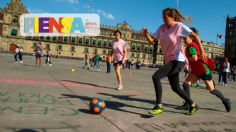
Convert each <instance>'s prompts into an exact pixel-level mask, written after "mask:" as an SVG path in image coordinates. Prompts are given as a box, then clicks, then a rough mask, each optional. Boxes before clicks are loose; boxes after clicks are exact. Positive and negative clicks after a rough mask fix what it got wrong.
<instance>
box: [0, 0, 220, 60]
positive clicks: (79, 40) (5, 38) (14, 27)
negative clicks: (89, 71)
mask: <svg viewBox="0 0 236 132" xmlns="http://www.w3.org/2000/svg"><path fill="white" fill-rule="evenodd" d="M23 13H28V11H27V9H26V7H25V6H24V5H23V3H22V0H11V2H10V3H9V4H7V5H6V6H5V7H4V8H3V9H0V49H1V51H6V52H9V51H12V52H13V51H14V48H15V46H16V45H20V46H23V48H24V50H25V53H29V54H32V53H33V48H32V47H34V45H36V44H37V43H38V42H39V41H40V42H43V44H44V49H45V50H46V49H49V48H50V49H51V50H52V52H53V53H54V55H55V56H58V57H69V58H84V56H85V55H84V54H85V53H89V54H90V56H92V55H94V54H95V53H97V54H99V55H101V56H102V58H103V59H105V55H106V53H107V51H108V50H109V49H110V48H111V44H112V40H113V39H114V36H113V32H114V31H115V30H117V29H119V30H120V31H121V32H122V38H123V39H124V40H125V41H126V42H127V50H128V56H127V57H128V58H129V59H130V60H131V61H133V62H136V61H140V62H141V63H145V64H150V63H152V62H153V54H154V45H153V44H150V43H149V42H147V40H146V38H145V36H144V35H142V34H141V33H140V32H139V31H135V30H134V29H132V27H131V26H130V25H129V24H128V23H127V22H125V21H124V22H122V23H119V24H117V25H116V26H106V25H101V33H100V35H99V36H96V37H86V36H85V37H80V36H78V37H70V36H64V37H62V36H59V37H58V36H53V37H49V36H48V37H23V36H21V35H20V32H19V31H20V29H19V28H20V25H19V18H20V15H22V14H23ZM202 42H203V47H204V48H205V50H206V52H207V54H208V56H209V57H215V56H222V55H223V52H224V49H223V47H221V46H218V45H216V44H214V43H208V42H204V41H202ZM157 47H158V48H157V53H156V54H155V55H156V58H157V60H156V64H163V55H162V54H161V49H160V46H159V45H158V46H157Z"/></svg>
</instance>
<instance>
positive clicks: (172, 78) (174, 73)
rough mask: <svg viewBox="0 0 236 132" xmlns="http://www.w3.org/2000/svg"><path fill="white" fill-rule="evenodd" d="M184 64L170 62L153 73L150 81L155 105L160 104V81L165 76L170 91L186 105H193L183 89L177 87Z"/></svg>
mask: <svg viewBox="0 0 236 132" xmlns="http://www.w3.org/2000/svg"><path fill="white" fill-rule="evenodd" d="M184 64H185V63H184V62H180V61H171V62H169V63H167V64H165V65H164V66H163V67H161V68H160V69H159V70H158V71H157V72H155V73H154V75H153V76H152V80H153V83H154V86H155V91H156V103H157V104H161V99H162V86H161V79H162V78H163V77H166V76H167V77H168V80H169V82H170V86H171V88H172V90H173V91H174V92H175V93H177V94H178V95H179V96H180V97H181V98H183V99H184V100H185V101H186V102H187V103H188V104H190V105H191V104H192V103H193V101H192V100H191V98H190V97H189V96H188V95H187V94H186V93H185V92H184V91H183V89H181V88H180V85H179V72H180V70H181V68H182V67H183V66H184Z"/></svg>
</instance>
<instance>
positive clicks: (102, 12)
mask: <svg viewBox="0 0 236 132" xmlns="http://www.w3.org/2000/svg"><path fill="white" fill-rule="evenodd" d="M97 13H98V14H100V15H102V16H104V17H106V18H107V19H111V20H114V19H115V17H114V16H113V15H112V14H111V13H107V12H105V11H102V10H97Z"/></svg>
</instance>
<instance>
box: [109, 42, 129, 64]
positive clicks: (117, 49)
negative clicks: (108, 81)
mask: <svg viewBox="0 0 236 132" xmlns="http://www.w3.org/2000/svg"><path fill="white" fill-rule="evenodd" d="M125 45H126V42H125V41H124V40H122V39H120V40H119V41H113V42H112V50H113V53H114V63H117V62H119V61H122V60H123V59H124V55H125V54H124V47H125Z"/></svg>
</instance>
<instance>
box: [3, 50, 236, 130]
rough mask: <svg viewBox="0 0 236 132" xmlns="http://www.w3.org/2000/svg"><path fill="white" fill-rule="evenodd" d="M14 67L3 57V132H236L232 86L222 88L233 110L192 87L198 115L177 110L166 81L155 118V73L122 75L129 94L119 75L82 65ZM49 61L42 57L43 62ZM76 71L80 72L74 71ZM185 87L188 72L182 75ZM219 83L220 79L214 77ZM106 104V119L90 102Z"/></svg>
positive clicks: (29, 60)
mask: <svg viewBox="0 0 236 132" xmlns="http://www.w3.org/2000/svg"><path fill="white" fill-rule="evenodd" d="M24 57H25V59H24V63H23V64H20V63H17V64H15V63H13V56H12V55H10V54H0V66H1V69H0V117H1V118H0V132H85V131H89V132H90V131H95V132H120V131H125V132H155V131H163V132H168V131H170V132H175V131H176V132H181V131H184V132H185V131H189V132H206V131H211V132H236V110H235V108H236V96H235V95H236V87H235V84H236V83H235V82H230V83H229V85H228V86H227V87H223V86H221V85H217V89H219V90H220V91H222V92H223V93H224V95H225V96H227V97H229V98H230V99H231V102H232V111H231V112H230V113H226V112H225V108H224V106H223V104H222V103H221V101H220V100H219V99H218V98H216V97H215V96H213V95H211V94H210V93H209V92H208V91H207V90H205V89H204V88H203V87H201V88H192V89H191V95H192V98H193V99H194V100H195V101H196V102H197V103H198V105H199V106H200V109H199V111H198V112H197V113H196V114H194V115H193V116H188V115H186V114H185V113H186V111H182V110H176V109H175V107H176V106H177V105H181V104H182V102H183V100H181V99H180V97H178V96H177V95H176V94H175V93H174V92H172V90H171V88H170V86H169V83H168V81H167V78H164V79H163V80H162V84H163V103H164V109H165V112H164V113H162V114H160V115H157V116H151V115H149V114H148V111H149V110H150V109H151V108H152V107H153V106H154V104H155V92H154V87H153V83H152V79H151V76H152V74H153V73H154V72H155V70H156V69H143V70H134V69H133V70H131V73H132V74H131V76H130V74H129V70H124V71H122V76H123V80H124V89H123V90H121V91H117V90H115V88H116V86H117V83H116V80H115V74H114V70H113V71H112V73H111V74H106V72H105V64H103V66H102V70H101V71H100V72H97V71H94V70H87V69H83V68H82V66H83V64H84V63H83V62H82V61H79V60H65V59H53V66H51V67H50V66H48V65H46V66H41V67H40V68H39V67H34V57H33V56H24ZM44 59H45V58H43V60H44ZM72 68H74V69H75V72H72V70H71V69H72ZM180 78H181V79H180V80H181V82H182V81H183V80H184V73H181V75H180ZM214 79H215V80H216V79H217V75H214ZM94 97H98V98H101V99H103V100H105V102H106V105H107V106H106V107H107V108H106V109H105V110H104V111H103V112H102V113H101V114H91V113H90V111H89V109H88V104H89V101H90V100H91V99H92V98H94Z"/></svg>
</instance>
